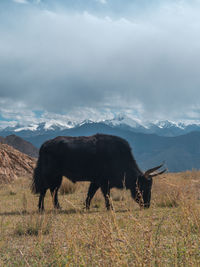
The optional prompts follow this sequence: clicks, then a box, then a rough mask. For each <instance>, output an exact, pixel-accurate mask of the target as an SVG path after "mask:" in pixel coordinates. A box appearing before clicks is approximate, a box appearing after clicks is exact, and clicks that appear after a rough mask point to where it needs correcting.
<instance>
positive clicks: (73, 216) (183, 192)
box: [0, 171, 200, 267]
mask: <svg viewBox="0 0 200 267" xmlns="http://www.w3.org/2000/svg"><path fill="white" fill-rule="evenodd" d="M29 182H30V181H29V180H27V179H25V178H23V179H22V178H19V179H18V180H17V181H15V182H14V183H13V184H11V185H1V186H0V200H1V205H0V266H104V267H105V266H184V267H185V266H200V172H197V171H192V172H185V173H178V174H171V173H168V174H165V175H162V176H161V177H159V178H157V179H156V178H155V179H154V185H153V192H152V204H151V207H150V209H148V210H142V209H140V208H139V206H138V205H137V204H136V203H135V202H134V201H133V200H132V199H131V196H130V194H129V192H128V191H126V190H123V191H120V190H115V189H113V190H112V197H111V200H112V202H113V206H114V211H109V212H108V211H106V209H105V205H104V199H103V197H102V195H101V192H99V191H98V192H97V194H96V196H95V198H94V200H93V202H92V206H91V210H90V211H89V212H86V211H85V210H84V209H83V206H84V205H83V203H84V201H85V197H86V192H87V187H88V184H87V183H84V184H83V183H79V184H78V186H77V187H76V191H75V193H72V194H68V195H61V194H59V199H60V203H61V205H62V210H61V211H54V209H53V205H52V200H51V196H50V194H49V193H48V194H47V196H46V198H45V212H44V214H39V213H38V212H37V201H38V198H37V196H34V195H32V194H31V192H30V190H29ZM72 191H73V190H72Z"/></svg>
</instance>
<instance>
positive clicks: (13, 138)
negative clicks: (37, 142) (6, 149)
mask: <svg viewBox="0 0 200 267" xmlns="http://www.w3.org/2000/svg"><path fill="white" fill-rule="evenodd" d="M0 142H1V143H4V144H7V145H9V146H12V147H14V148H15V149H17V150H19V151H20V152H22V153H25V154H27V155H28V156H30V157H33V158H37V157H38V149H37V148H36V147H35V146H33V145H32V144H31V143H30V142H27V141H26V140H24V139H23V138H21V137H19V136H17V135H14V134H12V135H9V136H7V137H5V138H2V137H0Z"/></svg>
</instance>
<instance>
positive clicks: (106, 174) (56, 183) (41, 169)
mask: <svg viewBox="0 0 200 267" xmlns="http://www.w3.org/2000/svg"><path fill="white" fill-rule="evenodd" d="M160 167H162V165H160V166H157V167H155V168H152V169H150V170H148V171H146V172H144V173H143V172H142V171H141V170H140V169H139V167H138V165H137V163H136V161H135V159H134V157H133V155H132V152H131V148H130V146H129V144H128V142H127V141H126V140H124V139H122V138H120V137H117V136H112V135H105V134H96V135H93V136H88V137H83V136H81V137H68V136H62V137H61V136H59V137H56V138H54V139H51V140H49V141H46V142H45V143H44V144H43V145H42V146H41V148H40V152H39V158H38V162H37V166H36V168H35V171H34V175H33V183H32V192H33V193H36V194H40V197H39V203H38V207H39V210H40V211H41V210H44V197H45V194H46V191H47V190H48V189H50V191H51V194H52V197H53V202H54V207H55V208H60V205H59V202H58V189H59V187H60V185H61V182H62V176H66V177H67V178H69V179H70V180H71V181H72V182H74V183H75V182H77V181H90V182H91V183H90V186H89V189H88V194H87V198H86V208H87V209H89V207H90V202H91V200H92V198H93V196H94V195H95V193H96V191H97V190H98V188H101V191H102V193H103V195H104V198H105V203H106V207H107V209H110V207H111V204H110V201H109V196H110V189H111V188H113V187H116V188H124V187H125V188H126V189H130V190H131V194H132V197H133V199H135V201H136V202H138V203H139V204H140V206H143V207H147V208H148V207H149V206H150V200H151V187H152V177H153V176H157V175H159V174H162V173H163V172H164V171H166V170H163V171H161V172H156V173H155V171H156V170H158V169H159V168H160Z"/></svg>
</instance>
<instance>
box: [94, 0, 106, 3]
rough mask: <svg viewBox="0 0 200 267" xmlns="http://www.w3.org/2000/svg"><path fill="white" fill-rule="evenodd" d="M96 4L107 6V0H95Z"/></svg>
mask: <svg viewBox="0 0 200 267" xmlns="http://www.w3.org/2000/svg"><path fill="white" fill-rule="evenodd" d="M96 1H97V2H100V3H101V4H107V0H96Z"/></svg>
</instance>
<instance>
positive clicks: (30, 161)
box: [0, 143, 36, 183]
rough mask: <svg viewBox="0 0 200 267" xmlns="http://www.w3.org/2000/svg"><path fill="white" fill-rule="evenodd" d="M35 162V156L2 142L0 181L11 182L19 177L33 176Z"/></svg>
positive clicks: (0, 144) (0, 149) (0, 146)
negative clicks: (32, 156)
mask: <svg viewBox="0 0 200 267" xmlns="http://www.w3.org/2000/svg"><path fill="white" fill-rule="evenodd" d="M35 164H36V160H35V159H34V158H31V157H29V156H27V155H25V154H23V153H21V152H19V151H18V150H16V149H14V148H13V147H11V146H9V145H7V144H2V143H0V183H3V182H11V181H13V180H14V179H16V178H17V177H24V176H26V177H31V176H32V174H33V169H34V167H35Z"/></svg>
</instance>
